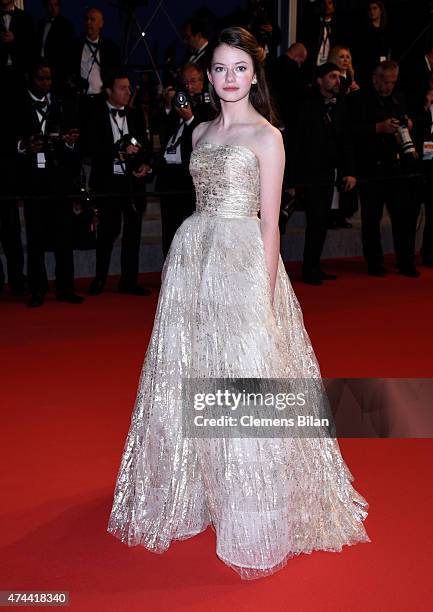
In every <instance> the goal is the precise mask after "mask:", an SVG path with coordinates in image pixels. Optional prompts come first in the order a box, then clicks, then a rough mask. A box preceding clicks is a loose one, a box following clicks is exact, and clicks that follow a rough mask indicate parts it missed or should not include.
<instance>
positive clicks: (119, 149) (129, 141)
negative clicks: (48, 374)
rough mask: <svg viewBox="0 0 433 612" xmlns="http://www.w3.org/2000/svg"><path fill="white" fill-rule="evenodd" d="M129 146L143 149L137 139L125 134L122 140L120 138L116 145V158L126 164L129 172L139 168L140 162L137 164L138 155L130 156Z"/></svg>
mask: <svg viewBox="0 0 433 612" xmlns="http://www.w3.org/2000/svg"><path fill="white" fill-rule="evenodd" d="M129 145H133V146H134V147H141V145H140V143H139V142H138V140H137V139H136V138H134V136H131V135H130V134H124V135H123V136H122V138H119V140H118V141H117V142H115V143H114V157H115V158H116V159H119V160H121V162H123V163H124V164H125V166H126V169H127V170H129V171H132V170H136V169H137V168H138V166H139V165H140V162H137V159H136V156H137V154H136V153H133V154H130V153H128V152H127V148H128V147H129Z"/></svg>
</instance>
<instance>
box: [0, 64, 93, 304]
mask: <svg viewBox="0 0 433 612" xmlns="http://www.w3.org/2000/svg"><path fill="white" fill-rule="evenodd" d="M10 113H11V116H12V120H11V124H12V125H13V129H14V131H15V143H16V145H15V146H16V151H17V153H18V177H19V179H20V181H21V185H22V186H21V188H20V191H21V192H22V191H24V192H25V194H28V195H29V196H33V198H25V199H24V214H25V220H26V232H27V272H28V281H29V289H30V292H31V297H30V301H29V303H28V305H29V306H30V307H38V306H42V305H43V303H44V298H45V293H46V292H47V290H48V281H47V274H46V270H45V251H46V250H47V246H48V244H49V245H50V246H52V248H53V250H54V253H55V257H56V297H57V300H59V301H62V302H69V303H70V304H80V303H81V302H82V301H83V298H82V297H80V296H78V295H76V294H75V293H74V259H73V249H72V236H71V224H72V220H73V211H72V202H71V200H67V199H64V198H63V194H64V193H65V192H66V193H68V192H70V191H71V189H72V187H73V183H74V176H75V174H76V172H77V171H78V164H77V162H78V159H77V152H76V149H77V142H78V138H79V133H78V130H77V129H76V127H75V123H74V116H73V113H68V111H67V109H66V108H65V106H62V105H61V104H60V103H59V102H58V101H57V100H56V99H55V97H54V96H53V95H52V94H51V69H50V67H49V66H48V64H46V63H45V62H44V61H40V62H38V63H36V64H35V66H34V67H33V68H32V70H31V72H30V75H29V78H28V90H27V92H26V94H25V95H24V96H23V97H20V98H19V99H18V100H17V103H16V104H15V105H14V108H13V109H11V111H10Z"/></svg>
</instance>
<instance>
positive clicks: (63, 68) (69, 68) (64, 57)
mask: <svg viewBox="0 0 433 612" xmlns="http://www.w3.org/2000/svg"><path fill="white" fill-rule="evenodd" d="M46 23H47V20H46V19H42V20H41V21H40V22H39V24H38V28H37V34H36V48H35V51H36V57H39V56H40V54H41V49H42V40H43V36H44V30H45V24H46ZM74 45H75V34H74V26H73V25H72V22H71V21H70V20H69V19H67V18H66V17H64V16H63V15H59V16H58V17H55V18H54V19H53V22H52V24H51V28H50V30H49V32H48V36H47V39H46V41H45V59H46V60H47V61H48V62H49V63H50V65H51V67H52V68H53V71H54V77H55V78H56V79H57V80H58V79H64V78H66V77H67V76H69V75H70V74H71V73H72V72H73V69H74Z"/></svg>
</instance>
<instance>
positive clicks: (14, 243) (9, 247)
mask: <svg viewBox="0 0 433 612" xmlns="http://www.w3.org/2000/svg"><path fill="white" fill-rule="evenodd" d="M9 114H10V108H9V101H6V100H5V99H4V96H3V97H2V99H0V116H1V117H3V118H4V119H5V120H4V122H3V127H2V137H1V139H0V159H1V161H0V163H1V171H2V180H1V181H0V198H1V199H0V244H1V245H2V247H3V251H4V255H5V258H6V263H7V276H8V283H9V287H10V289H11V290H12V292H13V293H14V294H15V295H23V293H24V292H25V277H24V253H23V246H22V242H21V222H20V215H19V209H18V202H17V201H16V199H14V195H15V194H16V193H17V189H18V187H17V163H16V162H17V160H16V142H15V135H14V131H13V129H12V125H11V122H10V121H9V120H6V118H9ZM4 282H5V277H4V272H3V269H2V266H1V265H0V292H1V291H2V289H3V285H4Z"/></svg>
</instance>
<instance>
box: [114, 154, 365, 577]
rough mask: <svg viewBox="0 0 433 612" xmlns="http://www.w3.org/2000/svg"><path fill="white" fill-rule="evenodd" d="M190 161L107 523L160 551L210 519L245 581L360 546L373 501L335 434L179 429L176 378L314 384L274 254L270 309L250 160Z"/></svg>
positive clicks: (254, 163)
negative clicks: (188, 203) (231, 434)
mask: <svg viewBox="0 0 433 612" xmlns="http://www.w3.org/2000/svg"><path fill="white" fill-rule="evenodd" d="M190 170H191V174H192V177H193V179H194V185H195V189H196V196H197V198H196V199H197V209H196V212H194V214H193V215H191V216H190V217H188V218H187V219H186V220H185V221H184V223H183V224H182V225H181V227H180V228H179V229H178V231H177V233H176V235H175V237H174V239H173V242H172V245H171V248H170V251H169V253H168V256H167V258H166V262H165V265H164V268H163V273H162V285H161V292H160V296H159V302H158V307H157V311H156V315H155V322H154V327H153V331H152V335H151V339H150V342H149V346H148V349H147V353H146V357H145V360H144V365H143V368H142V373H141V378H140V382H139V389H138V394H137V399H136V404H135V408H134V411H133V414H132V420H131V426H130V430H129V433H128V436H127V440H126V444H125V448H124V452H123V456H122V460H121V465H120V470H119V474H118V478H117V484H116V488H115V495H114V502H113V507H112V511H111V516H110V520H109V525H108V531H109V532H111V533H112V534H113V535H115V536H116V537H118V538H119V539H120V540H122V541H123V542H124V543H126V544H128V545H129V546H135V545H142V546H145V547H146V548H147V549H149V550H151V551H154V552H163V551H165V550H166V549H167V548H168V547H169V546H170V543H171V541H172V540H180V539H185V538H189V537H191V536H194V535H196V534H198V533H200V532H202V531H203V530H205V529H206V528H207V527H208V526H209V525H212V526H213V528H214V529H215V532H216V541H217V549H216V552H217V555H218V557H219V558H220V559H221V560H222V561H224V562H225V563H226V564H227V565H229V566H231V567H232V568H233V569H235V570H236V571H237V572H238V573H239V574H240V576H241V577H242V578H243V579H252V578H258V577H262V576H266V575H268V574H271V573H273V572H275V571H276V570H278V569H280V568H281V567H282V566H283V565H285V563H286V562H287V560H288V559H289V558H290V557H292V556H294V555H297V554H299V553H311V552H312V551H313V550H327V551H340V550H341V549H342V546H343V545H345V544H355V543H357V542H368V541H369V538H368V535H367V533H366V531H365V528H364V525H363V521H364V519H365V518H366V516H367V508H368V504H367V502H366V500H365V499H364V498H363V497H362V496H361V495H360V494H359V493H358V492H357V491H356V490H355V489H354V488H353V487H352V484H351V481H352V480H353V476H352V475H351V473H350V471H349V469H348V467H347V466H346V464H345V463H344V460H343V458H342V456H341V453H340V449H339V446H338V442H337V440H336V439H335V438H329V437H323V438H322V437H316V438H284V439H281V438H279V439H273V438H261V439H258V438H253V439H251V438H232V439H228V438H225V439H224V438H219V439H218V438H213V439H195V438H184V437H183V435H182V423H181V413H182V379H188V378H195V377H197V378H200V377H211V378H239V377H241V378H263V379H265V378H286V377H287V378H297V377H298V378H311V379H314V378H319V379H320V371H319V366H318V364H317V361H316V358H315V355H314V352H313V349H312V346H311V342H310V339H309V337H308V335H307V333H306V331H305V328H304V324H303V318H302V313H301V309H300V306H299V303H298V301H297V299H296V296H295V294H294V292H293V289H292V286H291V284H290V281H289V279H288V276H287V273H286V271H285V268H284V265H283V262H282V260H281V258H280V261H279V267H278V273H277V281H276V287H275V294H274V302H273V304H272V300H271V293H270V284H269V275H268V272H267V268H266V262H265V253H264V248H263V242H262V238H261V234H260V220H259V218H258V216H257V213H258V211H259V208H260V197H259V195H260V185H259V162H258V159H257V157H256V156H255V154H254V153H253V152H252V151H251V150H250V149H248V148H245V147H243V146H237V145H218V144H210V143H205V144H200V145H199V146H197V147H196V149H195V150H194V151H193V153H192V156H191V163H190Z"/></svg>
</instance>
